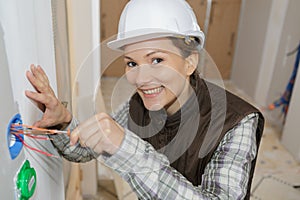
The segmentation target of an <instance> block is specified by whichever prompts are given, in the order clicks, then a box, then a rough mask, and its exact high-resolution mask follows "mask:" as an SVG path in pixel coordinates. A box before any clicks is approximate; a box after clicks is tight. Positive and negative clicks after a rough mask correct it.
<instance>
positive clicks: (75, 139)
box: [70, 128, 79, 146]
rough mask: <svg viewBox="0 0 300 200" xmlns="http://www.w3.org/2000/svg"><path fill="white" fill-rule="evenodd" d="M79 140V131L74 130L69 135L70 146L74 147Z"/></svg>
mask: <svg viewBox="0 0 300 200" xmlns="http://www.w3.org/2000/svg"><path fill="white" fill-rule="evenodd" d="M78 140H79V130H78V129H77V128H76V129H74V130H73V131H72V133H71V135H70V145H72V146H73V145H75V144H76V143H77V142H78Z"/></svg>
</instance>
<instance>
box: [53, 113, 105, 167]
mask: <svg viewBox="0 0 300 200" xmlns="http://www.w3.org/2000/svg"><path fill="white" fill-rule="evenodd" d="M78 124H79V122H78V121H77V119H76V118H72V121H71V123H70V124H69V125H68V127H67V128H66V130H68V129H70V130H71V134H72V130H74V129H75V128H76V127H77V126H78ZM49 137H50V138H51V142H52V144H53V145H54V146H55V148H56V149H57V151H58V153H59V154H60V155H62V156H63V157H64V158H65V159H67V160H69V161H72V162H88V161H90V160H92V159H94V158H97V157H98V156H99V155H98V154H97V153H95V152H94V151H93V150H91V149H90V148H88V147H82V146H81V145H80V143H79V142H78V143H77V144H75V145H73V146H71V145H70V138H69V136H68V135H67V134H53V135H49Z"/></svg>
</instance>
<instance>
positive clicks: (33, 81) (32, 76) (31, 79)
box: [26, 71, 39, 91]
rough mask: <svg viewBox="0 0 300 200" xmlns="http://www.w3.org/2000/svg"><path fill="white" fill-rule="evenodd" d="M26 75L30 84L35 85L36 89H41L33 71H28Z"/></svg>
mask: <svg viewBox="0 0 300 200" xmlns="http://www.w3.org/2000/svg"><path fill="white" fill-rule="evenodd" d="M26 77H27V79H28V80H29V82H30V84H31V85H32V86H33V87H34V89H35V90H36V91H39V90H38V88H37V86H38V83H37V80H36V78H35V77H34V75H33V74H32V72H31V71H26Z"/></svg>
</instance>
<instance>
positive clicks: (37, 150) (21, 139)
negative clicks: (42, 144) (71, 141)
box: [14, 134, 58, 158]
mask: <svg viewBox="0 0 300 200" xmlns="http://www.w3.org/2000/svg"><path fill="white" fill-rule="evenodd" d="M14 135H15V136H17V137H18V138H19V140H20V141H21V142H22V144H23V145H24V146H25V147H27V148H28V149H30V150H33V151H36V152H38V153H41V154H43V155H46V156H49V157H55V158H58V157H57V156H55V155H53V154H50V153H47V152H44V151H42V150H39V149H36V148H34V147H32V146H29V145H28V144H26V143H25V141H24V140H23V138H22V137H21V136H20V135H18V134H14Z"/></svg>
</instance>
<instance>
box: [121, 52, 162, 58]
mask: <svg viewBox="0 0 300 200" xmlns="http://www.w3.org/2000/svg"><path fill="white" fill-rule="evenodd" d="M156 53H165V52H163V51H152V52H150V53H148V54H146V55H145V56H144V58H146V57H149V56H151V55H153V54H156ZM124 58H125V59H128V60H134V59H133V58H131V57H129V56H124Z"/></svg>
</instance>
